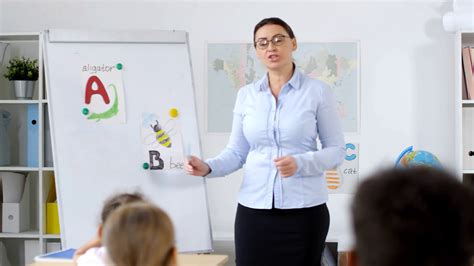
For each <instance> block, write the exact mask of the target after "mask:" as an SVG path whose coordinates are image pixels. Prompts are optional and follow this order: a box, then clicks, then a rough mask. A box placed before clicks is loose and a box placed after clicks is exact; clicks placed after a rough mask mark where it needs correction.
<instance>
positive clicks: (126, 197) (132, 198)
mask: <svg viewBox="0 0 474 266" xmlns="http://www.w3.org/2000/svg"><path fill="white" fill-rule="evenodd" d="M142 201H145V198H144V197H143V195H142V194H141V193H139V192H134V193H120V194H116V195H112V196H110V197H109V198H108V199H106V200H105V202H104V207H103V208H102V213H101V215H100V219H101V221H100V222H101V223H102V224H104V223H105V221H106V220H107V218H108V217H109V215H110V213H111V212H112V211H113V210H115V209H117V208H118V207H120V206H122V205H124V204H127V203H132V202H142Z"/></svg>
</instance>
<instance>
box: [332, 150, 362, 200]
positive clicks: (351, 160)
mask: <svg viewBox="0 0 474 266" xmlns="http://www.w3.org/2000/svg"><path fill="white" fill-rule="evenodd" d="M325 177H326V183H327V188H328V191H329V193H350V194H352V193H354V192H355V190H356V188H357V183H358V181H359V144H358V143H347V144H346V156H345V158H344V161H343V163H342V164H341V165H340V166H339V167H338V168H337V169H332V170H328V171H326V172H325Z"/></svg>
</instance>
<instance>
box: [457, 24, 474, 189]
mask: <svg viewBox="0 0 474 266" xmlns="http://www.w3.org/2000/svg"><path fill="white" fill-rule="evenodd" d="M463 47H474V32H457V33H456V36H455V49H454V50H455V55H454V57H455V66H454V70H455V93H456V96H455V101H456V102H455V107H456V110H455V127H456V135H455V145H456V147H455V148H456V162H457V167H456V172H457V175H458V176H459V178H460V179H461V181H462V182H463V183H465V184H467V185H471V186H472V185H473V184H474V182H473V181H474V100H469V99H465V98H466V96H465V94H464V98H463V90H464V89H465V86H466V85H465V81H464V79H465V77H464V74H463V73H464V69H463V61H462V48H463Z"/></svg>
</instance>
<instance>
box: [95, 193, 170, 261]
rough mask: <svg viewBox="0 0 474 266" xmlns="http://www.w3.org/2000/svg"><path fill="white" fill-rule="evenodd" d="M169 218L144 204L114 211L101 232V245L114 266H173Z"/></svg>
mask: <svg viewBox="0 0 474 266" xmlns="http://www.w3.org/2000/svg"><path fill="white" fill-rule="evenodd" d="M174 240H175V239H174V230H173V224H172V222H171V219H170V218H169V217H168V215H167V214H166V213H165V212H164V211H163V210H161V209H160V208H158V207H156V206H154V205H152V204H150V203H146V202H137V203H131V204H126V205H124V206H121V207H120V208H118V209H117V210H116V211H114V212H113V213H112V214H111V215H110V217H109V218H108V219H107V221H106V223H105V225H104V230H103V243H104V245H105V247H106V249H107V253H108V257H109V259H110V262H111V263H113V264H114V265H116V266H128V265H140V266H174V265H176V260H177V253H176V247H175V244H174Z"/></svg>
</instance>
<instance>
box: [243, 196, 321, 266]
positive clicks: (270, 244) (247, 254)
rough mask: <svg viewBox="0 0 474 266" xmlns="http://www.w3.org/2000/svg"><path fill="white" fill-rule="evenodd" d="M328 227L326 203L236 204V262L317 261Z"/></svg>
mask: <svg viewBox="0 0 474 266" xmlns="http://www.w3.org/2000/svg"><path fill="white" fill-rule="evenodd" d="M328 230H329V211H328V208H327V206H326V204H322V205H318V206H315V207H310V208H302V209H284V210H283V209H271V210H261V209H252V208H248V207H245V206H242V205H240V204H239V205H238V207H237V215H236V218H235V257H236V264H237V266H266V265H268V266H277V265H282V266H283V265H285V266H313V265H315V266H316V265H318V266H320V265H321V254H322V252H323V250H324V243H325V240H326V236H327V233H328Z"/></svg>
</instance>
